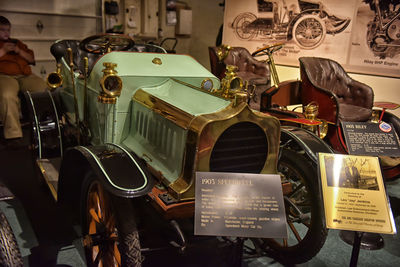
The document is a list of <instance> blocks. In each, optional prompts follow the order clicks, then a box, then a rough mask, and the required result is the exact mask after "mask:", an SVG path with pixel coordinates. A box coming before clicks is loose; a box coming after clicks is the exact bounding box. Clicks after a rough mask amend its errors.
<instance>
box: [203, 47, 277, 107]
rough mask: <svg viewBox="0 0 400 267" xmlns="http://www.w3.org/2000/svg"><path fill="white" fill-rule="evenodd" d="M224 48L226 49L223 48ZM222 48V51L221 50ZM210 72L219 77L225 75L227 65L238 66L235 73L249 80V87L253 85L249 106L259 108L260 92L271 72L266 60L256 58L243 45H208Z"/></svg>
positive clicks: (268, 82) (268, 80)
mask: <svg viewBox="0 0 400 267" xmlns="http://www.w3.org/2000/svg"><path fill="white" fill-rule="evenodd" d="M224 49H226V50H224ZM222 50H224V51H222ZM209 55H210V65H211V72H212V73H213V74H214V75H215V76H217V77H218V78H219V79H223V78H224V77H225V70H226V66H227V65H234V66H237V67H238V71H237V75H238V76H239V77H240V78H242V79H243V80H244V81H245V80H246V81H248V82H249V89H251V88H252V86H253V85H255V87H256V88H255V91H254V93H255V95H254V97H253V98H252V99H251V100H250V102H249V105H250V107H251V108H253V109H256V110H260V101H261V94H262V92H264V91H265V90H266V89H267V88H268V87H269V86H270V83H271V78H270V77H271V74H270V70H269V66H268V64H267V63H266V62H263V61H258V60H256V59H255V58H254V57H253V56H252V55H251V54H250V52H249V51H248V50H247V49H246V48H244V47H231V48H228V49H227V48H226V47H223V46H221V47H209Z"/></svg>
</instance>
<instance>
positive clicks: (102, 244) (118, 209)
mask: <svg viewBox="0 0 400 267" xmlns="http://www.w3.org/2000/svg"><path fill="white" fill-rule="evenodd" d="M85 184H86V186H85V188H86V190H84V192H85V193H84V196H83V198H82V199H83V200H86V201H85V203H84V204H85V208H84V209H83V213H84V214H83V215H82V216H83V218H82V219H83V223H82V227H83V234H84V247H85V254H86V261H87V264H88V266H101V267H111V266H141V252H140V242H139V235H138V232H137V229H136V224H135V221H134V217H133V209H132V204H131V200H129V199H123V198H117V197H115V196H113V195H111V194H109V193H108V192H107V191H105V190H104V188H103V186H102V184H101V183H100V182H99V181H98V180H97V179H95V178H94V177H93V175H91V176H89V177H88V178H87V179H86V182H85Z"/></svg>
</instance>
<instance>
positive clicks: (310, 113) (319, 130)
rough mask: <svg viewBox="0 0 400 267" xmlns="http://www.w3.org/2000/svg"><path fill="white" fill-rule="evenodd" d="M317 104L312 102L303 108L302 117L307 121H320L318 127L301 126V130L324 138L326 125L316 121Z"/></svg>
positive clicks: (326, 131)
mask: <svg viewBox="0 0 400 267" xmlns="http://www.w3.org/2000/svg"><path fill="white" fill-rule="evenodd" d="M318 108H319V106H318V103H316V102H314V101H312V102H310V103H309V104H308V105H307V106H305V107H304V117H305V118H306V119H308V120H317V121H320V122H321V124H320V125H313V126H309V125H303V128H306V129H307V130H310V131H312V132H314V133H315V134H317V135H318V136H319V137H320V138H324V137H325V136H326V134H327V133H328V123H327V122H326V121H324V120H319V119H317V116H318Z"/></svg>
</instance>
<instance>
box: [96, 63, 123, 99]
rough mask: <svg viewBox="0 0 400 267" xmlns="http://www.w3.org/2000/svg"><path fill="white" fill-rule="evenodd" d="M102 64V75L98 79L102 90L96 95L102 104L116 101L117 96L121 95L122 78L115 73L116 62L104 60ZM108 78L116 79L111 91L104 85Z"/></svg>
mask: <svg viewBox="0 0 400 267" xmlns="http://www.w3.org/2000/svg"><path fill="white" fill-rule="evenodd" d="M103 66H104V67H105V68H104V69H103V70H102V72H103V77H101V79H100V81H99V83H100V87H101V90H102V91H100V93H99V96H98V97H97V101H99V102H100V103H103V104H115V103H116V102H117V97H119V96H120V95H121V91H122V79H121V78H120V77H119V76H118V75H117V73H118V72H117V71H116V70H115V68H116V67H117V64H115V63H111V62H104V63H103ZM109 78H112V79H115V80H116V81H117V87H116V88H115V89H114V90H113V91H110V90H109V89H108V88H107V87H106V81H107V80H108V79H109Z"/></svg>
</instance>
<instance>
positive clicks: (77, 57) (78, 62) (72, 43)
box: [58, 40, 99, 73]
mask: <svg viewBox="0 0 400 267" xmlns="http://www.w3.org/2000/svg"><path fill="white" fill-rule="evenodd" d="M58 43H62V44H63V45H64V46H65V48H71V50H72V61H73V63H74V66H75V68H76V69H78V70H79V71H80V72H81V73H84V70H85V66H84V63H83V58H84V57H87V58H88V63H89V64H88V65H89V73H90V71H91V69H92V68H93V65H94V63H95V62H96V60H97V59H98V57H99V55H96V54H92V53H87V52H85V51H83V50H81V49H80V48H79V43H80V41H78V40H61V41H58ZM64 59H65V61H66V62H67V64H70V62H69V55H68V52H67V51H65V54H64Z"/></svg>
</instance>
